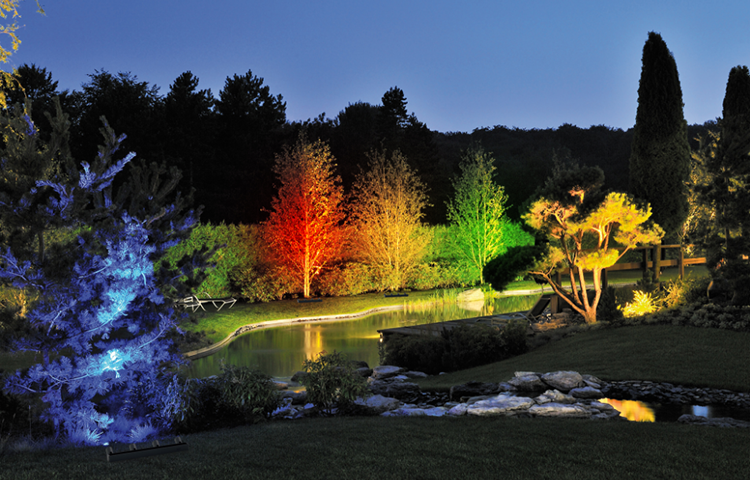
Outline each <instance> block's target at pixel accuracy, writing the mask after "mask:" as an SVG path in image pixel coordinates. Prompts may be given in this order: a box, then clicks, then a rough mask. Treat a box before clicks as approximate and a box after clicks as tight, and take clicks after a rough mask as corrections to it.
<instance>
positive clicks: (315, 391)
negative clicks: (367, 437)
mask: <svg viewBox="0 0 750 480" xmlns="http://www.w3.org/2000/svg"><path fill="white" fill-rule="evenodd" d="M302 368H303V370H304V372H305V374H306V375H305V376H304V377H303V379H302V384H303V385H304V386H305V387H306V389H307V399H308V400H309V401H310V402H311V403H312V404H313V405H315V407H316V408H318V409H319V410H321V411H323V412H326V413H331V411H332V409H333V407H334V406H338V407H339V408H346V407H349V406H351V404H352V403H353V402H354V400H356V399H357V397H362V396H365V395H366V394H367V393H368V392H369V390H368V389H367V382H366V381H365V379H364V378H363V377H362V376H360V375H358V374H357V373H356V372H355V369H354V365H353V364H352V362H350V361H349V360H348V359H347V357H346V355H344V354H343V353H340V352H336V351H334V352H333V353H326V352H321V353H320V354H319V355H318V357H317V358H316V359H314V360H305V363H304V364H303V365H302Z"/></svg>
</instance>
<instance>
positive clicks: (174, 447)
mask: <svg viewBox="0 0 750 480" xmlns="http://www.w3.org/2000/svg"><path fill="white" fill-rule="evenodd" d="M187 449H188V444H187V443H185V442H184V441H182V438H180V437H175V439H174V443H173V444H170V445H161V444H160V443H159V441H158V440H154V441H153V442H151V446H150V447H147V448H138V446H137V445H136V444H135V443H131V444H130V445H129V446H128V450H125V451H123V452H115V450H114V448H112V447H107V448H106V452H107V461H108V462H115V461H118V460H132V459H135V458H141V457H150V456H152V455H161V454H164V453H174V452H183V451H186V450H187Z"/></svg>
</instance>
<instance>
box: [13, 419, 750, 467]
mask: <svg viewBox="0 0 750 480" xmlns="http://www.w3.org/2000/svg"><path fill="white" fill-rule="evenodd" d="M185 440H186V441H187V442H188V445H189V451H188V452H183V453H174V454H169V455H163V456H154V457H148V458H143V459H136V460H128V461H120V462H113V463H107V462H106V460H105V453H104V448H102V447H99V448H80V449H57V450H51V451H44V452H28V453H17V454H12V455H9V456H6V457H4V458H0V479H3V480H4V479H9V480H10V479H14V480H22V479H39V478H70V479H74V478H75V479H78V478H98V479H144V480H145V479H153V478H179V479H185V480H187V479H206V478H227V479H230V478H243V479H268V478H283V477H286V476H288V475H290V474H292V475H294V476H297V475H302V476H304V477H305V478H314V479H342V478H356V479H377V480H383V479H404V478H409V479H412V478H413V479H422V478H430V479H455V478H508V479H525V478H529V479H536V480H540V479H555V480H560V479H576V480H585V479H602V478H634V479H635V478H637V479H643V478H659V479H684V478H690V479H696V480H697V479H710V478H722V479H741V478H746V475H747V472H748V469H750V457H748V455H747V452H748V451H750V436H749V435H747V431H745V430H744V429H717V428H708V427H694V426H688V425H679V424H635V423H628V422H618V421H609V422H604V421H601V422H597V421H589V420H576V419H567V420H566V419H528V418H502V417H495V418H476V417H461V418H380V417H374V418H373V417H367V418H364V417H358V418H330V419H308V420H295V421H283V422H270V423H265V424H259V425H254V426H246V427H238V428H234V429H228V430H218V431H213V432H206V433H202V434H195V435H191V436H189V437H186V438H185Z"/></svg>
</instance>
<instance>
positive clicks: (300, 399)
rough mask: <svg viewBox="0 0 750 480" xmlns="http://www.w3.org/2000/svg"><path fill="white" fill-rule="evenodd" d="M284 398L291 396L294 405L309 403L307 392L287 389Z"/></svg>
mask: <svg viewBox="0 0 750 480" xmlns="http://www.w3.org/2000/svg"><path fill="white" fill-rule="evenodd" d="M282 398H290V399H291V400H292V404H293V405H304V404H305V403H307V392H306V391H301V392H295V391H286V392H284V394H283V395H282Z"/></svg>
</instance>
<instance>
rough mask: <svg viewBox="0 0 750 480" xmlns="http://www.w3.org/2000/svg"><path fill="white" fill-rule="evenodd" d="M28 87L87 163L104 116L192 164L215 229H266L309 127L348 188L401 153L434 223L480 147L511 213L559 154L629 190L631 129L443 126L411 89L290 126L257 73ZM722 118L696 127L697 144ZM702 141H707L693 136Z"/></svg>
mask: <svg viewBox="0 0 750 480" xmlns="http://www.w3.org/2000/svg"><path fill="white" fill-rule="evenodd" d="M18 76H19V80H20V82H21V84H22V85H23V86H24V90H25V97H24V94H23V93H22V92H21V91H12V92H10V93H9V94H8V99H9V103H11V104H12V103H22V102H23V101H24V100H27V101H28V102H29V104H30V107H31V116H32V118H33V120H34V122H35V123H36V124H37V125H39V126H40V127H41V128H39V130H40V131H41V132H48V131H49V129H48V128H47V125H48V120H47V118H46V116H45V112H50V113H52V114H53V115H54V112H55V109H56V106H55V102H54V100H53V98H54V97H58V99H59V104H60V106H61V108H62V111H63V112H65V113H67V114H68V115H69V121H70V123H71V128H70V132H71V133H70V135H71V139H70V140H71V141H70V145H71V150H72V152H71V153H72V155H73V157H74V158H76V159H77V160H78V161H84V160H87V161H90V160H91V159H92V158H93V157H94V156H95V155H96V153H97V141H98V139H99V138H100V135H99V133H98V129H99V128H100V126H101V122H100V117H102V116H104V117H106V118H107V121H108V123H109V124H110V125H111V127H112V128H113V129H114V130H115V131H116V132H122V133H125V134H127V139H126V140H125V141H124V142H123V145H122V148H123V149H124V150H126V151H134V152H136V154H137V155H138V157H139V158H141V159H144V160H147V161H150V162H151V161H157V162H161V163H164V164H166V165H167V166H176V167H178V168H179V169H180V170H181V171H182V179H181V181H180V185H179V189H180V190H181V191H182V193H183V194H184V195H187V194H189V193H190V192H191V191H193V192H194V193H193V201H194V205H195V206H197V205H203V206H204V210H203V214H202V216H201V220H202V221H204V222H205V221H210V222H212V223H214V224H216V223H220V222H222V221H223V222H226V223H246V224H256V223H259V222H262V221H264V220H266V219H267V218H268V215H269V209H270V208H271V200H272V198H273V197H274V194H275V193H276V192H277V189H278V187H279V185H277V184H276V183H277V182H276V179H275V176H274V174H273V165H274V158H275V156H276V155H277V154H279V153H281V152H282V151H283V149H284V146H291V145H294V143H295V142H296V140H297V139H298V138H299V134H300V133H301V132H302V131H304V133H305V135H306V136H307V138H309V139H310V140H311V141H315V140H318V139H319V140H321V141H322V142H324V143H326V144H327V145H328V146H329V147H330V152H331V154H332V156H333V158H334V162H335V164H336V169H337V173H338V174H339V175H340V176H341V179H342V184H343V187H344V191H345V192H351V191H352V187H353V184H354V182H355V180H356V178H357V176H358V175H359V174H360V172H361V170H364V169H366V167H367V164H368V155H369V154H370V153H371V152H373V151H389V152H393V151H396V150H398V151H400V152H401V154H402V155H403V156H404V158H405V159H406V161H407V162H408V163H409V166H410V167H411V168H413V169H414V170H415V171H416V173H417V175H419V177H420V179H421V181H422V183H424V184H425V185H426V186H427V188H428V190H427V195H428V204H429V206H428V207H427V208H426V209H425V218H424V220H425V221H426V222H427V223H429V224H432V225H437V224H445V223H447V218H446V213H447V210H446V202H447V201H448V200H450V199H451V198H452V196H453V193H454V192H453V185H452V180H453V179H454V178H455V177H457V176H458V175H460V173H461V171H460V168H459V164H460V162H461V158H462V156H463V155H464V154H465V152H467V151H468V150H469V149H470V148H471V147H472V146H481V148H483V149H484V151H486V152H488V153H490V154H491V155H492V156H493V157H494V158H495V160H496V162H495V166H496V172H495V173H496V181H497V183H498V184H500V185H502V186H503V187H504V189H505V194H506V195H507V203H506V208H507V209H506V214H507V215H508V216H509V217H510V218H513V219H518V218H520V215H521V212H520V210H519V209H520V208H522V207H523V206H524V205H525V204H526V203H527V201H528V200H529V197H530V196H531V195H532V194H533V193H534V191H535V189H536V188H537V186H538V185H541V184H542V183H543V181H544V179H545V178H547V177H548V176H549V175H550V172H551V171H552V166H553V158H554V157H555V156H557V157H558V158H573V159H578V160H579V161H580V163H581V164H582V165H589V166H594V165H598V166H599V167H601V169H602V170H603V171H604V174H605V177H606V179H607V185H605V188H606V189H612V190H618V191H624V192H627V191H629V182H628V179H629V158H630V154H631V143H632V137H633V134H632V129H631V130H628V131H623V130H621V129H614V128H609V127H606V126H603V125H599V126H592V127H589V128H579V127H576V126H574V125H569V124H564V125H561V126H560V127H558V128H555V129H544V130H538V129H530V130H524V129H518V128H508V127H504V126H495V127H489V128H477V129H475V130H474V131H473V132H470V133H469V132H448V133H441V132H435V131H432V130H430V129H429V128H428V126H427V125H425V124H424V123H422V122H421V121H420V120H419V119H418V116H417V113H414V112H409V111H408V99H407V96H406V93H405V92H404V91H403V90H401V89H400V88H398V87H393V88H391V89H389V90H388V91H386V92H384V94H383V97H382V99H381V103H380V104H377V105H373V104H370V103H365V102H354V103H350V104H349V105H347V106H345V107H344V108H343V109H342V110H341V111H340V112H339V113H338V114H337V115H336V116H335V117H333V118H328V117H326V116H325V114H321V115H320V116H319V117H317V118H314V119H309V120H306V121H289V120H288V119H287V118H286V102H285V101H284V99H283V96H282V95H281V94H279V93H278V92H274V91H273V90H272V86H269V85H265V84H264V80H263V78H261V77H258V76H256V75H255V74H254V73H253V72H252V71H250V70H248V71H247V72H246V73H244V74H234V75H232V76H229V77H227V79H226V82H225V84H224V87H223V88H222V90H221V91H220V92H218V96H214V93H213V92H211V91H210V90H206V89H201V88H200V86H199V85H200V81H199V79H198V78H197V77H196V76H194V75H193V74H192V73H191V72H189V71H188V72H185V73H183V74H181V75H180V76H179V77H177V78H176V79H175V80H174V82H173V83H172V84H171V85H170V86H169V88H168V90H167V91H166V93H163V92H160V89H159V87H157V86H156V85H153V84H150V83H149V82H147V81H143V80H140V79H138V78H137V77H136V76H135V75H133V74H131V73H129V72H120V73H110V72H107V71H98V70H97V71H95V72H94V73H92V74H90V75H89V80H88V81H87V82H86V83H84V84H83V85H82V86H81V89H80V90H75V91H72V92H70V91H67V90H65V91H60V90H59V89H58V84H57V82H56V81H55V80H54V79H53V76H52V72H48V71H47V70H46V69H45V68H42V67H38V66H36V65H23V66H21V67H20V68H19V69H18ZM711 125H712V124H710V123H709V124H707V125H705V126H704V125H693V126H688V138H689V139H690V141H691V142H693V139H695V138H696V137H698V136H699V135H700V134H704V133H705V132H706V131H707V128H708V127H710V126H711ZM691 146H692V147H693V148H697V142H694V144H693V143H691Z"/></svg>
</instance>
